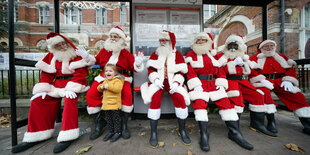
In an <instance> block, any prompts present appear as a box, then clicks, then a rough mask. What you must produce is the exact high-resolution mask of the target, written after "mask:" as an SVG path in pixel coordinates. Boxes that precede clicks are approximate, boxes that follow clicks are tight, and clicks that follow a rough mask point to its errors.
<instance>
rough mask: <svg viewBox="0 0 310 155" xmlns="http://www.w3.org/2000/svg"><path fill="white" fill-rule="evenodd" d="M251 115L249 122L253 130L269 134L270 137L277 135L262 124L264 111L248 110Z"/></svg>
mask: <svg viewBox="0 0 310 155" xmlns="http://www.w3.org/2000/svg"><path fill="white" fill-rule="evenodd" d="M250 117H251V123H250V129H251V130H253V131H257V132H259V133H262V134H264V135H266V136H270V137H271V138H274V137H277V135H276V134H275V133H272V132H270V131H269V130H267V129H266V127H265V125H264V120H265V113H264V112H254V111H251V112H250Z"/></svg>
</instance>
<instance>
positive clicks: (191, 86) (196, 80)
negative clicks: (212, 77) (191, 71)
mask: <svg viewBox="0 0 310 155" xmlns="http://www.w3.org/2000/svg"><path fill="white" fill-rule="evenodd" d="M201 85H202V84H201V81H200V79H199V78H198V77H195V78H191V79H189V80H188V81H187V86H188V89H190V90H192V89H194V88H195V87H197V86H201Z"/></svg>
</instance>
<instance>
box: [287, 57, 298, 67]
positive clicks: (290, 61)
mask: <svg viewBox="0 0 310 155" xmlns="http://www.w3.org/2000/svg"><path fill="white" fill-rule="evenodd" d="M287 63H288V65H290V66H296V65H297V63H296V62H295V61H294V60H292V59H288V60H287Z"/></svg>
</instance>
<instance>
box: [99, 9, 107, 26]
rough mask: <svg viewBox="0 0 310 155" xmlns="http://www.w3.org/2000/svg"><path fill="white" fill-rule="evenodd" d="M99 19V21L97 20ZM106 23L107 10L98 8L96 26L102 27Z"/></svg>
mask: <svg viewBox="0 0 310 155" xmlns="http://www.w3.org/2000/svg"><path fill="white" fill-rule="evenodd" d="M98 19H100V20H98ZM107 23H108V11H107V9H104V8H100V9H96V24H97V25H104V24H107Z"/></svg>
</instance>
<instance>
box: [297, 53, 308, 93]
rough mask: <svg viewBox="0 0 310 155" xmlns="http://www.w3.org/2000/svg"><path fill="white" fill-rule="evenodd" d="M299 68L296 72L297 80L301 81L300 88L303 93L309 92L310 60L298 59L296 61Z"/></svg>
mask: <svg viewBox="0 0 310 155" xmlns="http://www.w3.org/2000/svg"><path fill="white" fill-rule="evenodd" d="M295 61H296V63H297V67H296V68H295V71H296V72H297V79H298V81H299V88H300V89H301V90H302V92H304V93H305V92H306V91H309V89H310V88H309V72H310V59H298V60H295Z"/></svg>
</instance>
